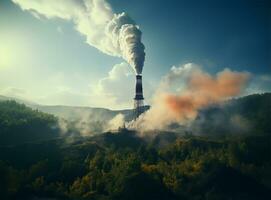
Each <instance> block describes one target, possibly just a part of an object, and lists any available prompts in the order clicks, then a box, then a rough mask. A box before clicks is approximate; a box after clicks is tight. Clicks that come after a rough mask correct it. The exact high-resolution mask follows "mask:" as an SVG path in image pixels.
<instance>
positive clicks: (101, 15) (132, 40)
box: [12, 0, 145, 74]
mask: <svg viewBox="0 0 271 200" xmlns="http://www.w3.org/2000/svg"><path fill="white" fill-rule="evenodd" d="M12 1H13V2H14V3H15V4H17V5H19V6H20V7H21V9H22V10H27V11H29V12H31V13H32V14H33V15H34V16H36V17H38V18H40V17H41V16H44V17H46V18H48V19H51V18H60V19H64V20H68V21H72V22H73V23H74V24H75V28H76V30H77V31H78V32H80V33H81V34H82V35H84V36H86V42H87V43H88V44H89V45H91V46H93V47H95V48H97V49H99V50H100V51H102V52H103V53H106V54H108V55H111V56H118V57H122V58H124V59H125V60H126V61H127V62H128V63H129V64H130V65H131V66H132V67H133V69H134V70H135V73H136V74H141V73H142V69H143V64H144V61H145V52H144V49H145V47H144V45H143V43H142V42H141V35H142V33H141V31H140V29H139V27H138V26H137V25H136V23H135V22H134V21H133V20H132V19H131V18H130V17H129V16H128V15H127V14H126V13H121V14H114V13H113V11H112V8H111V6H110V5H109V4H108V3H107V2H106V1H105V0H57V1H55V0H46V1H44V0H12Z"/></svg>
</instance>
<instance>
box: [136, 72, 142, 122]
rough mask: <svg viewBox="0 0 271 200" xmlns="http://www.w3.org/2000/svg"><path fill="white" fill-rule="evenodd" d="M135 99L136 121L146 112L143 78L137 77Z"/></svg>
mask: <svg viewBox="0 0 271 200" xmlns="http://www.w3.org/2000/svg"><path fill="white" fill-rule="evenodd" d="M135 92H136V94H135V98H134V112H135V113H134V114H135V119H136V118H137V117H138V116H139V115H140V114H141V113H143V112H144V97H143V89H142V76H141V75H136V88H135Z"/></svg>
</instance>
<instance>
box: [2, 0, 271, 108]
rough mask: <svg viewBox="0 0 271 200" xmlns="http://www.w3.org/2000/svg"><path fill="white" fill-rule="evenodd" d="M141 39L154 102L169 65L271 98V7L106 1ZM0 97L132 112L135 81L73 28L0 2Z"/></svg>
mask: <svg viewBox="0 0 271 200" xmlns="http://www.w3.org/2000/svg"><path fill="white" fill-rule="evenodd" d="M108 2H109V3H110V4H111V6H112V8H113V10H114V11H115V12H116V13H120V12H126V13H128V14H129V16H130V17H131V18H133V19H134V20H135V21H136V23H137V24H138V25H139V27H140V29H141V31H142V33H143V39H142V40H143V43H144V45H145V48H146V49H145V52H146V61H145V67H144V69H143V81H144V82H143V84H144V89H145V91H144V92H145V98H146V102H147V103H149V102H150V99H151V97H152V94H153V93H154V91H155V89H156V86H157V85H158V84H159V82H160V79H161V77H163V76H164V75H165V74H167V73H168V72H169V70H170V69H171V68H172V66H180V65H184V64H186V63H195V64H197V65H200V66H201V67H202V68H203V69H204V70H205V71H207V72H209V73H211V74H212V73H217V72H219V71H221V70H223V69H224V68H230V69H231V70H234V71H247V72H249V73H251V74H252V81H251V83H250V85H249V86H248V87H249V88H248V89H247V92H248V93H253V92H263V91H270V89H269V87H270V86H269V85H270V84H271V56H270V44H271V41H270V13H271V12H270V3H268V1H264V0H258V1H256V0H246V1H245V0H238V1H233V0H228V1H222V0H220V1H214V0H206V1H193V0H192V1H183V0H181V1H180V0H171V1H162V0H148V1H143V0H140V1H139V0H129V1H120V0H109V1H108ZM0 27H1V28H0V94H2V95H6V96H15V97H19V98H24V99H28V100H31V101H34V102H37V103H41V104H51V105H55V104H63V105H78V106H99V107H108V108H113V109H120V108H129V107H131V106H132V105H133V102H132V98H133V94H134V74H133V71H132V69H131V68H130V67H129V66H128V64H127V63H125V61H124V60H123V59H122V58H118V57H113V56H109V55H107V54H104V53H102V52H101V51H99V50H97V49H96V48H94V47H92V46H90V45H88V44H87V43H86V42H85V40H86V39H85V37H84V36H83V35H81V34H80V33H78V32H77V31H76V30H75V29H74V25H73V24H72V23H71V22H68V21H65V20H61V19H46V18H40V19H38V18H37V17H34V16H33V15H32V14H31V13H29V12H27V11H22V10H21V9H20V7H19V6H18V5H15V4H14V3H12V2H11V1H9V0H0Z"/></svg>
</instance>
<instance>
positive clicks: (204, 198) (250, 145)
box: [0, 97, 271, 200]
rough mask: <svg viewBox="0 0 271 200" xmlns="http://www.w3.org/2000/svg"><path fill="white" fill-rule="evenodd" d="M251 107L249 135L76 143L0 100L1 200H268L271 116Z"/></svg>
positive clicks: (125, 136)
mask: <svg viewBox="0 0 271 200" xmlns="http://www.w3.org/2000/svg"><path fill="white" fill-rule="evenodd" d="M262 98H263V97H261V98H260V99H257V101H259V102H261V100H262ZM235 101H236V102H238V103H239V102H241V101H248V100H246V98H244V99H241V100H240V101H238V100H235ZM236 102H233V104H232V105H234V103H236ZM252 102H254V103H255V101H252ZM260 104H263V105H266V104H267V103H266V101H264V102H261V103H260ZM244 105H245V103H242V104H240V105H239V106H238V107H239V108H240V109H241V107H243V106H244ZM257 106H259V104H257ZM259 107H260V106H259ZM250 108H252V109H253V110H254V111H255V112H252V111H247V114H246V115H247V116H248V118H249V117H251V119H252V118H254V120H255V122H257V123H259V124H258V125H257V123H255V125H253V126H251V129H250V131H249V134H237V133H236V132H230V133H229V135H228V137H224V134H223V137H218V136H220V135H222V134H219V131H220V130H219V128H217V129H216V130H217V132H218V134H217V135H215V137H213V136H211V135H208V136H207V135H202V136H193V135H190V134H186V135H185V134H179V133H170V132H160V133H158V132H154V133H153V134H151V133H149V134H151V135H152V136H153V137H138V136H137V134H136V132H133V131H128V130H125V129H124V130H120V131H119V132H118V133H110V132H108V133H103V134H100V135H95V136H92V137H86V138H82V137H74V136H71V135H68V136H63V137H59V134H58V132H59V130H58V128H57V119H56V118H55V117H54V116H52V115H49V114H44V113H41V112H38V111H33V110H31V109H29V108H27V107H25V106H24V105H20V104H17V103H15V102H12V101H7V102H0V137H1V138H0V139H1V140H0V143H1V145H0V199H3V200H5V199H9V200H10V199H20V200H24V199H38V198H46V199H48V198H49V199H68V200H71V199H73V200H88V199H90V200H111V199H112V200H114V199H116V200H125V199H129V200H133V199H135V200H138V199H148V200H152V199H165V200H175V199H184V200H217V199H219V200H220V199H222V200H228V199H231V200H240V199H241V200H242V199H244V200H252V199H253V200H254V199H257V200H258V199H269V197H270V196H271V145H270V144H271V135H270V132H269V131H268V130H270V129H268V128H270V125H269V126H267V122H266V120H265V118H268V117H267V116H270V113H271V112H270V109H269V107H268V106H267V107H265V109H261V108H258V109H257V108H255V106H254V107H253V106H252V107H250ZM246 109H249V107H247V108H246ZM256 110H257V112H256ZM260 110H262V111H260ZM225 112H226V110H225ZM232 112H240V113H241V111H236V110H234V111H232ZM242 112H245V110H243V111H242ZM260 112H262V113H260ZM264 115H265V117H264ZM244 116H245V115H244ZM262 120H263V121H262ZM264 120H265V121H264ZM260 121H261V122H260ZM260 123H261V124H260ZM9 135H10V136H9ZM17 138H19V139H17Z"/></svg>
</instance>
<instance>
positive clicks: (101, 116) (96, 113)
mask: <svg viewBox="0 0 271 200" xmlns="http://www.w3.org/2000/svg"><path fill="white" fill-rule="evenodd" d="M6 100H14V101H16V102H18V103H23V104H25V105H27V106H29V107H30V108H32V109H37V110H39V111H42V112H45V113H49V114H53V115H55V116H57V117H60V118H64V119H66V120H69V121H76V120H81V119H85V121H91V122H97V121H109V120H110V119H112V118H113V117H115V116H116V115H117V114H123V115H124V116H125V119H126V120H127V121H129V120H131V119H132V118H133V110H132V109H125V110H110V109H106V108H95V107H82V106H63V105H52V106H51V105H50V106H49V105H48V106H47V105H40V104H37V103H33V102H30V101H26V100H22V99H18V98H13V97H5V96H1V95H0V101H6ZM145 109H146V110H147V109H149V106H145Z"/></svg>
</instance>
